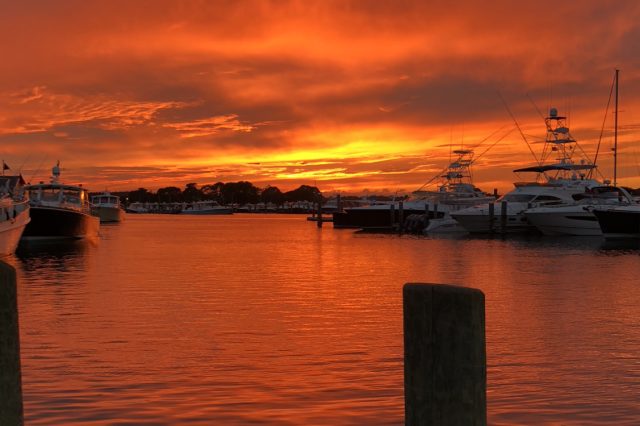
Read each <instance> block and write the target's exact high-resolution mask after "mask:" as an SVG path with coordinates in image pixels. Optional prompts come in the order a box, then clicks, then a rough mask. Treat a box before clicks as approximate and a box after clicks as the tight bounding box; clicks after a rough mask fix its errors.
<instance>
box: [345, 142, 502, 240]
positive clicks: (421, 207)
mask: <svg viewBox="0 0 640 426" xmlns="http://www.w3.org/2000/svg"><path fill="white" fill-rule="evenodd" d="M453 153H454V154H456V156H457V158H456V160H454V161H452V162H451V163H450V164H449V165H448V166H447V167H446V168H445V169H444V170H443V171H442V172H440V173H438V174H437V175H436V176H435V177H434V178H432V179H431V180H430V181H429V182H427V183H426V184H425V185H423V187H422V188H420V189H418V190H417V191H414V192H413V197H412V198H411V199H408V200H404V201H402V205H401V204H400V202H399V201H395V202H390V203H388V202H387V203H381V204H374V205H370V206H363V207H352V208H349V209H345V210H344V211H343V212H336V213H334V214H333V227H334V228H360V229H388V228H390V227H392V226H393V224H394V223H397V222H398V221H399V219H400V217H399V216H400V210H401V209H400V207H401V206H402V214H403V215H404V217H408V216H410V215H427V216H428V218H429V220H433V219H438V218H445V219H448V218H449V214H450V213H451V212H453V211H457V210H460V209H464V208H467V207H469V206H474V205H476V204H480V203H488V202H490V201H494V200H495V196H492V195H489V194H487V193H485V192H483V191H481V190H480V189H478V188H476V187H475V186H474V185H473V183H472V175H471V165H472V164H473V161H474V160H473V155H474V152H473V150H470V149H460V150H455V151H453ZM432 183H435V184H436V187H435V188H434V189H433V190H428V189H427V190H425V189H424V188H428V187H429V185H431V184H432Z"/></svg>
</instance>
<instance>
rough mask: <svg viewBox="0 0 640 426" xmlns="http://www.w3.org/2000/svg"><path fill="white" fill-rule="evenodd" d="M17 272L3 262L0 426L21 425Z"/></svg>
mask: <svg viewBox="0 0 640 426" xmlns="http://www.w3.org/2000/svg"><path fill="white" fill-rule="evenodd" d="M23 423H24V418H23V408H22V379H21V375H20V334H19V332H18V298H17V289H16V271H15V269H13V267H11V266H9V265H7V264H6V263H4V262H1V261H0V425H22V424H23Z"/></svg>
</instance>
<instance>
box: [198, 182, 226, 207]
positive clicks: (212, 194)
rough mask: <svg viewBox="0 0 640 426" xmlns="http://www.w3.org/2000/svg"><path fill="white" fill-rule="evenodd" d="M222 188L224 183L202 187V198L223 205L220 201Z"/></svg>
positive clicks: (222, 201)
mask: <svg viewBox="0 0 640 426" xmlns="http://www.w3.org/2000/svg"><path fill="white" fill-rule="evenodd" d="M223 187H224V183H222V182H216V183H214V184H213V185H204V186H203V187H202V188H200V191H201V192H202V196H203V197H204V198H205V199H206V200H214V201H217V202H219V203H220V204H223V203H224V200H223V199H222V188H223Z"/></svg>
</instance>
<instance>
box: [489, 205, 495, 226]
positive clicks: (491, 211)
mask: <svg viewBox="0 0 640 426" xmlns="http://www.w3.org/2000/svg"><path fill="white" fill-rule="evenodd" d="M495 215H496V205H495V203H489V232H490V233H493V231H494V229H493V222H494V220H495Z"/></svg>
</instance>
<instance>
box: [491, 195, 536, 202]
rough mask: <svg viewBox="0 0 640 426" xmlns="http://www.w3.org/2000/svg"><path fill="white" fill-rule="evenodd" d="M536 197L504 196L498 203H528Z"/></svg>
mask: <svg viewBox="0 0 640 426" xmlns="http://www.w3.org/2000/svg"><path fill="white" fill-rule="evenodd" d="M535 197H536V196H535V195H531V194H505V195H503V196H502V197H500V198H499V199H498V201H508V202H510V203H528V202H529V201H532V200H533V199H534V198H535Z"/></svg>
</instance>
